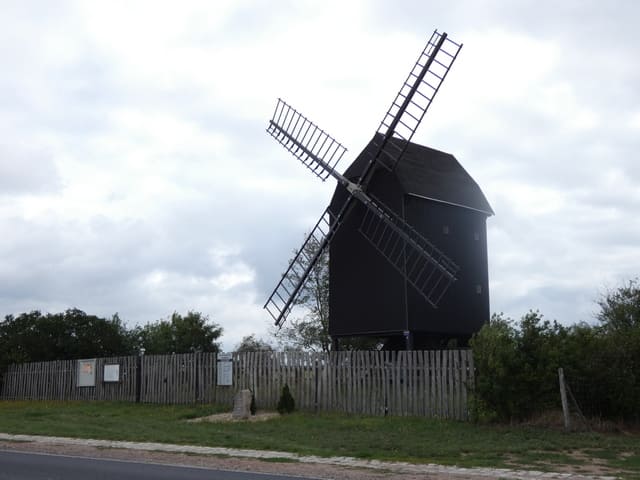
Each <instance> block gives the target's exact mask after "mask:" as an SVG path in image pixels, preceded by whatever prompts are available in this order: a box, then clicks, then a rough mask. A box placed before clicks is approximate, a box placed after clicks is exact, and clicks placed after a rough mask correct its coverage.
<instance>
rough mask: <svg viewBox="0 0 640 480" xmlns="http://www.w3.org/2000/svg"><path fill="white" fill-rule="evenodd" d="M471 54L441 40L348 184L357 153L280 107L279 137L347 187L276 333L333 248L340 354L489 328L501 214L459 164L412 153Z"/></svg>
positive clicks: (314, 240)
mask: <svg viewBox="0 0 640 480" xmlns="http://www.w3.org/2000/svg"><path fill="white" fill-rule="evenodd" d="M461 47H462V44H457V43H455V42H454V41H452V40H451V39H450V38H449V37H448V36H447V34H446V33H440V32H438V31H437V30H436V31H435V32H434V33H433V35H432V36H431V38H430V39H429V42H428V43H427V46H426V47H425V49H424V50H423V51H422V53H421V54H420V56H419V58H418V61H417V62H416V64H415V65H414V67H413V68H412V70H411V72H410V73H409V76H408V77H407V79H406V80H405V82H404V84H403V85H402V88H401V89H400V92H399V93H398V95H397V96H396V98H395V99H394V101H393V103H392V104H391V107H390V108H389V110H388V111H387V113H386V114H385V116H384V118H383V120H382V122H381V123H380V126H379V128H378V130H377V132H376V134H375V135H374V137H373V139H372V140H371V142H370V143H369V144H368V145H367V146H366V147H365V149H364V150H363V151H362V153H361V154H360V155H359V156H358V157H357V158H356V160H355V161H354V162H353V163H352V164H351V166H350V167H349V168H348V169H347V170H346V171H345V173H344V174H341V173H339V172H338V171H337V170H336V166H337V164H338V162H339V161H340V159H341V158H342V156H343V155H344V153H345V151H346V149H345V148H344V147H343V146H342V145H341V144H340V143H338V142H337V141H336V140H335V139H334V138H333V137H331V136H330V135H328V134H327V133H326V132H324V131H323V130H322V129H320V128H319V127H318V126H316V125H315V124H313V123H312V122H311V121H309V120H308V119H307V118H306V117H304V116H303V115H302V114H300V113H299V112H297V111H296V110H295V109H293V108H292V107H291V106H290V105H288V104H286V103H285V102H284V101H282V100H280V99H279V100H278V103H277V105H276V109H275V113H274V115H273V118H272V120H271V121H270V122H269V126H268V128H267V132H269V133H270V134H271V135H272V136H273V137H274V138H275V139H276V140H278V142H280V143H281V144H282V145H283V146H284V147H285V148H286V149H287V150H289V151H290V152H291V153H292V154H293V155H294V156H295V157H297V158H298V159H299V160H300V161H301V162H302V163H303V164H304V165H305V166H307V167H308V168H309V169H310V170H311V171H312V172H314V173H315V174H316V175H317V176H318V177H320V178H321V179H322V180H323V181H324V180H326V179H327V178H328V177H329V176H332V177H334V178H335V179H336V180H337V181H338V186H337V187H336V191H335V193H334V195H333V198H332V200H331V203H330V205H329V207H327V209H326V210H325V211H324V212H323V214H322V215H321V217H320V219H319V220H318V222H317V223H316V225H315V226H314V228H313V229H312V230H311V233H310V234H309V236H308V237H307V238H306V240H305V242H304V243H303V245H302V246H301V247H300V249H299V250H298V253H297V255H296V256H295V257H294V258H293V260H292V261H291V263H290V264H289V267H288V269H287V270H286V272H285V273H284V275H283V276H282V278H281V279H280V282H279V283H278V284H277V286H276V288H275V289H274V290H273V292H272V293H271V296H270V297H269V299H268V300H267V302H266V304H265V309H267V311H268V312H269V313H270V314H271V316H272V317H273V318H274V320H275V323H276V325H278V326H281V325H282V323H283V322H284V321H285V319H286V317H287V315H288V314H289V313H290V312H291V309H292V308H293V306H294V305H295V301H296V299H297V297H298V295H299V294H300V291H301V289H302V287H303V286H304V284H305V282H306V281H307V279H308V277H309V275H310V273H311V271H312V269H313V267H314V266H315V264H316V263H317V261H318V259H319V258H320V257H321V256H322V255H323V254H324V253H325V252H326V251H327V249H329V259H330V260H329V261H330V267H329V274H330V288H329V292H330V295H329V302H330V308H329V333H330V335H331V337H332V339H333V340H334V343H335V345H336V346H337V345H338V342H337V340H338V339H339V338H341V337H352V336H376V337H385V338H387V342H388V343H387V346H391V348H408V349H412V348H429V347H433V346H440V345H441V344H442V343H443V342H445V341H447V340H449V339H451V338H456V339H459V340H461V341H463V342H464V341H466V340H467V339H468V338H469V337H470V336H471V334H473V333H474V332H475V331H477V330H478V329H479V328H480V327H481V326H482V324H483V323H484V322H486V321H487V320H488V318H489V292H488V271H487V270H488V269H487V243H486V218H487V217H488V216H489V215H492V214H493V212H492V210H491V207H490V206H489V204H488V202H487V200H486V199H485V197H484V195H483V194H482V191H481V190H480V188H479V187H478V185H477V184H476V183H475V181H474V180H473V179H472V178H471V177H470V176H469V175H468V174H467V172H466V171H465V170H464V169H463V168H462V166H460V164H459V163H458V162H457V161H456V159H455V158H454V157H453V156H452V155H449V154H446V153H444V152H440V151H437V150H433V149H430V148H427V147H423V146H420V145H417V144H414V143H411V139H412V137H413V134H414V133H415V131H416V129H417V128H418V125H419V124H420V122H421V121H422V118H423V117H424V115H425V113H426V112H427V110H428V108H429V106H430V105H431V102H432V101H433V98H434V97H435V95H436V93H437V92H438V90H439V88H440V86H441V84H442V82H443V81H444V79H445V77H446V76H447V73H448V71H449V69H450V68H451V65H452V64H453V62H454V61H455V59H456V57H457V55H458V52H459V51H460V48H461ZM427 238H429V240H428V239H427ZM308 245H312V246H314V247H315V248H312V249H309V248H307V247H308ZM310 250H312V251H314V254H313V255H312V256H310V257H309V256H308V252H309V251H310Z"/></svg>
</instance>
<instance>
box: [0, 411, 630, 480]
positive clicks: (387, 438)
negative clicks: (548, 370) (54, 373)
mask: <svg viewBox="0 0 640 480" xmlns="http://www.w3.org/2000/svg"><path fill="white" fill-rule="evenodd" d="M220 411H221V410H220V408H216V407H215V406H158V405H140V404H130V403H118V402H24V401H22V402H7V401H2V402H0V432H4V433H23V434H38V435H55V436H64V437H80V438H100V439H111V440H131V441H153V442H166V443H178V444H190V445H206V446H221V447H236V448H252V449H270V450H283V451H289V452H296V453H299V454H309V455H320V456H336V455H339V456H342V455H344V456H352V457H358V458H365V459H371V458H376V459H380V460H397V461H410V462H415V463H440V464H446V465H454V464H455V465H460V466H497V467H508V468H529V469H537V470H557V469H559V468H561V466H563V465H572V466H573V468H574V469H579V468H580V465H581V464H585V463H593V462H597V463H599V464H602V465H603V466H605V467H608V468H610V469H613V470H614V471H616V472H620V473H622V474H624V476H625V477H627V478H633V477H636V478H640V435H638V434H629V433H616V434H603V433H564V432H562V431H558V430H553V429H544V428H534V427H524V426H513V427H508V426H485V425H475V424H471V423H463V422H453V421H440V420H428V419H423V418H416V417H386V418H385V417H364V416H347V415H338V414H320V415H313V414H302V413H296V414H293V415H288V416H284V417H280V418H275V419H272V420H267V421H264V422H255V423H187V422H186V421H185V420H187V419H189V418H195V417H200V416H205V415H210V414H212V413H217V412H220ZM610 473H611V472H609V474H610Z"/></svg>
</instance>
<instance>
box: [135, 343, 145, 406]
mask: <svg viewBox="0 0 640 480" xmlns="http://www.w3.org/2000/svg"><path fill="white" fill-rule="evenodd" d="M143 355H144V348H141V349H140V352H139V353H138V355H137V356H136V403H140V391H141V390H142V385H141V384H142V356H143Z"/></svg>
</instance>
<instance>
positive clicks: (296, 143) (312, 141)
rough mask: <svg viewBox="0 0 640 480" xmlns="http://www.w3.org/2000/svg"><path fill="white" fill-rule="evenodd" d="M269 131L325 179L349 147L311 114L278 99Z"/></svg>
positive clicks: (310, 168)
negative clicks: (305, 113)
mask: <svg viewBox="0 0 640 480" xmlns="http://www.w3.org/2000/svg"><path fill="white" fill-rule="evenodd" d="M267 132H268V133H269V134H270V135H271V136H272V137H273V138H275V139H276V140H277V141H278V142H279V143H280V144H281V145H282V146H284V148H286V149H287V150H289V151H290V152H291V153H292V154H293V155H294V156H295V157H296V158H297V159H298V160H300V161H301V162H302V163H303V164H304V165H305V166H306V167H307V168H308V169H309V170H311V171H312V172H313V173H314V174H316V175H317V176H318V177H320V178H321V179H322V181H325V180H326V179H327V177H328V176H329V175H331V174H332V172H333V171H334V170H335V168H336V166H337V165H338V162H339V161H340V159H341V158H342V156H343V155H344V153H345V152H346V151H347V149H346V148H345V147H344V146H342V144H340V143H339V142H338V141H336V140H335V139H334V138H333V137H331V136H330V135H329V134H327V133H326V132H325V131H324V130H322V129H321V128H319V127H318V126H317V125H316V124H314V123H313V122H311V121H310V120H309V119H308V118H306V117H305V116H304V115H302V114H301V113H300V112H298V111H297V110H295V109H294V108H293V107H291V106H290V105H288V104H287V103H285V102H284V101H283V100H282V99H280V98H279V99H278V103H277V104H276V109H275V111H274V112H273V118H272V119H271V120H270V121H269V126H268V127H267Z"/></svg>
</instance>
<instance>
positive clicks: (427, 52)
mask: <svg viewBox="0 0 640 480" xmlns="http://www.w3.org/2000/svg"><path fill="white" fill-rule="evenodd" d="M461 48H462V44H458V43H455V42H454V41H452V40H451V39H450V38H449V37H448V36H447V34H446V33H440V32H438V31H437V30H435V31H434V32H433V34H432V35H431V38H430V39H429V42H428V43H427V45H426V47H425V48H424V50H423V51H422V53H421V54H420V56H419V57H418V60H417V61H416V63H415V65H414V66H413V68H412V69H411V71H410V72H409V75H408V77H407V79H406V80H405V82H404V83H403V84H402V88H400V91H399V92H398V95H396V98H395V99H394V100H393V103H392V104H391V107H389V110H388V111H387V113H386V114H385V116H384V118H383V119H382V122H380V126H379V127H378V133H380V134H381V139H380V140H379V141H377V145H376V146H377V148H376V150H375V152H376V153H375V154H373V156H372V158H371V160H370V162H371V164H373V162H374V161H377V162H379V163H380V164H381V165H383V166H384V167H386V168H387V169H389V170H393V169H394V168H395V166H396V164H397V163H398V161H399V160H400V159H401V158H402V156H403V155H404V152H405V150H406V148H407V145H408V144H409V142H410V141H411V139H412V138H413V134H414V133H415V131H416V130H417V128H418V126H419V125H420V122H421V121H422V119H423V117H424V115H425V113H427V110H428V109H429V106H430V105H431V102H432V101H433V99H434V97H435V96H436V93H438V90H439V89H440V85H441V84H442V82H443V81H444V79H445V78H446V76H447V73H448V72H449V69H450V68H451V66H452V65H453V62H454V61H455V59H456V57H457V56H458V52H459V51H460V49H461ZM391 137H396V138H399V139H401V140H404V141H403V142H389V140H390V139H391ZM368 170H370V169H367V170H365V173H368ZM363 177H365V174H363V176H362V177H361V181H362V178H363Z"/></svg>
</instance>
